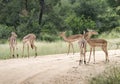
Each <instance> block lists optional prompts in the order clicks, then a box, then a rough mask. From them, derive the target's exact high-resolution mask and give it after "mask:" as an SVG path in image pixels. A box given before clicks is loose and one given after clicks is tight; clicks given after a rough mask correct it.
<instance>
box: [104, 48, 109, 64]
mask: <svg viewBox="0 0 120 84" xmlns="http://www.w3.org/2000/svg"><path fill="white" fill-rule="evenodd" d="M102 50H103V51H104V53H105V55H106V62H109V57H108V51H107V47H104V46H103V47H102Z"/></svg>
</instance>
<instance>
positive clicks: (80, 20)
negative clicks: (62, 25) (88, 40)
mask: <svg viewBox="0 0 120 84" xmlns="http://www.w3.org/2000/svg"><path fill="white" fill-rule="evenodd" d="M65 22H66V23H67V24H68V25H69V27H70V28H71V30H72V31H73V34H76V33H82V32H83V31H84V30H85V29H87V28H89V29H95V22H94V21H93V20H91V19H90V18H88V19H86V18H85V17H84V16H80V17H78V16H76V15H75V14H73V15H70V16H69V17H67V18H66V19H65Z"/></svg>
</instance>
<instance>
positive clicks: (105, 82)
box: [90, 66, 120, 84]
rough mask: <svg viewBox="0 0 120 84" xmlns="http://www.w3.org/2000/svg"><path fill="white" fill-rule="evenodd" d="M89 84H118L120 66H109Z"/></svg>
mask: <svg viewBox="0 0 120 84" xmlns="http://www.w3.org/2000/svg"><path fill="white" fill-rule="evenodd" d="M90 84H120V66H111V67H109V68H107V69H106V70H105V71H104V72H103V73H102V74H100V75H98V76H96V77H93V78H92V79H91V80H90Z"/></svg>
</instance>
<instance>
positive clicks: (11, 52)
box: [10, 46, 12, 58]
mask: <svg viewBox="0 0 120 84" xmlns="http://www.w3.org/2000/svg"><path fill="white" fill-rule="evenodd" d="M11 56H12V48H11V46H10V57H11ZM11 58H12V57H11Z"/></svg>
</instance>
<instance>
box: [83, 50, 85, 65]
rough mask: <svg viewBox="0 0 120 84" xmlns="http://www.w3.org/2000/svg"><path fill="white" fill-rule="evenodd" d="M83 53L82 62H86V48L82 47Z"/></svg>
mask: <svg viewBox="0 0 120 84" xmlns="http://www.w3.org/2000/svg"><path fill="white" fill-rule="evenodd" d="M83 55H84V64H86V49H84V53H83Z"/></svg>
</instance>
